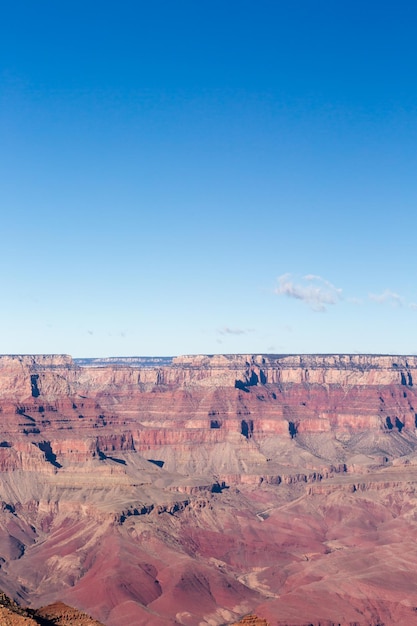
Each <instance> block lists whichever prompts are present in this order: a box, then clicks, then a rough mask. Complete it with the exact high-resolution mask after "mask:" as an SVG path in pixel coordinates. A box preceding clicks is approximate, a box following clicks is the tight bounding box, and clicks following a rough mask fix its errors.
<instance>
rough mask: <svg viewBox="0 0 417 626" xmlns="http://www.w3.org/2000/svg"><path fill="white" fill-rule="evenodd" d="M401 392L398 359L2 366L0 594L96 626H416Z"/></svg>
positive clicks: (408, 388) (26, 358)
mask: <svg viewBox="0 0 417 626" xmlns="http://www.w3.org/2000/svg"><path fill="white" fill-rule="evenodd" d="M415 381H417V357H413V356H395V357H394V356H374V355H215V356H207V355H206V356H183V357H176V358H173V359H172V360H171V359H152V360H149V359H144V360H143V359H140V360H139V359H132V358H129V359H126V360H124V359H121V358H118V359H117V360H116V361H111V362H108V361H104V362H103V361H100V360H99V361H95V362H94V363H93V364H91V362H90V361H87V360H80V361H79V362H77V360H73V359H72V358H71V357H69V356H66V355H58V356H54V355H49V356H47V355H40V356H30V355H21V356H19V355H15V356H2V357H0V421H1V425H2V432H1V435H0V501H1V502H0V504H1V506H0V588H1V587H2V588H3V589H4V590H5V591H6V592H8V593H9V594H10V595H12V596H13V597H14V598H15V599H16V600H18V601H19V602H22V603H30V604H31V605H32V606H40V605H41V604H43V605H44V604H46V603H49V602H55V601H56V600H57V599H63V600H64V601H66V602H68V603H69V604H72V605H74V606H77V607H79V608H81V609H83V610H87V611H88V612H89V613H91V614H92V615H93V616H94V617H96V618H97V619H99V620H100V621H101V622H102V623H104V624H106V625H107V626H121V625H122V624H125V623H131V624H138V625H151V626H162V625H167V624H184V626H194V625H195V626H197V624H200V623H207V624H212V625H213V626H215V625H220V624H225V623H234V622H236V621H237V620H238V618H239V617H240V616H241V615H244V614H247V613H249V612H256V614H257V615H258V616H259V619H260V620H266V621H267V622H268V623H270V624H271V626H276V625H278V624H280V625H283V624H300V625H301V624H303V623H306V621H307V620H309V621H307V623H314V624H316V623H317V624H318V623H332V621H334V622H335V623H339V622H340V623H357V624H360V625H362V624H363V625H365V624H367V625H368V624H372V625H373V624H375V625H376V624H377V623H381V622H382V621H384V620H385V622H386V623H390V624H401V623H407V624H417V617H416V615H417V613H416V612H415V607H414V605H416V606H417V601H415V600H414V595H413V593H414V592H413V591H412V590H413V589H415V588H417V579H416V575H415V573H414V569H413V567H412V561H413V559H414V558H417V553H416V550H415V548H414V542H412V540H411V537H412V536H413V533H415V532H416V531H417V517H416V515H415V510H416V508H415V507H416V503H417V496H416V479H417V436H416V426H417V397H416V393H417V392H416V387H415ZM385 580H391V581H393V582H392V585H391V584H386V583H385ZM413 585H414V587H413ZM327 598H328V599H329V600H328V601H327V600H325V599H327ZM254 609H256V611H255V610H254ZM326 620H327V621H326ZM261 623H262V621H261Z"/></svg>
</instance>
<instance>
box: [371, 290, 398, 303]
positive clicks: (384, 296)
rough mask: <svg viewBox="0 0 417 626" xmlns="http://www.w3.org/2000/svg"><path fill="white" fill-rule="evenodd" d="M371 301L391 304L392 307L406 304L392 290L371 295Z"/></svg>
mask: <svg viewBox="0 0 417 626" xmlns="http://www.w3.org/2000/svg"><path fill="white" fill-rule="evenodd" d="M369 299H370V300H372V301H373V302H377V303H378V304H390V305H391V306H403V304H404V298H402V297H401V296H400V295H398V293H395V292H394V291H391V290H390V289H385V291H383V292H382V293H379V294H378V293H370V294H369Z"/></svg>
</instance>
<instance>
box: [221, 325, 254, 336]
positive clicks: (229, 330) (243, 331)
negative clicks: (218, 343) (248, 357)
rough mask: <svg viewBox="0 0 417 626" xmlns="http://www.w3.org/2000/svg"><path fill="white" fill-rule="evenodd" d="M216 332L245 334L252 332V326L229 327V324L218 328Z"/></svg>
mask: <svg viewBox="0 0 417 626" xmlns="http://www.w3.org/2000/svg"><path fill="white" fill-rule="evenodd" d="M217 332H218V333H219V335H246V334H247V333H253V332H254V329H253V328H230V327H229V326H224V327H223V328H218V329H217Z"/></svg>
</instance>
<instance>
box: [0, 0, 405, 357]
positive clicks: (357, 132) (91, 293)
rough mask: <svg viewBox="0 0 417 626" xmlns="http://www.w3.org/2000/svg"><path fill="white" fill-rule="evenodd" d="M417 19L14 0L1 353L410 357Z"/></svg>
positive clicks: (218, 4) (299, 5) (0, 87)
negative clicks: (397, 355)
mask: <svg viewBox="0 0 417 626" xmlns="http://www.w3.org/2000/svg"><path fill="white" fill-rule="evenodd" d="M416 22H417V7H415V6H413V3H411V2H402V1H401V0H400V1H399V2H396V3H395V4H394V3H393V2H382V3H381V2H379V3H376V2H358V1H355V0H353V1H351V2H349V3H347V2H337V3H336V2H334V1H330V0H327V1H326V0H323V1H319V0H317V1H315V2H312V1H311V0H299V1H296V2H280V1H278V0H275V1H266V0H265V1H263V0H259V1H258V2H256V3H255V2H254V1H245V0H239V1H237V0H236V1H235V0H230V1H227V2H226V1H225V0H222V1H220V0H212V1H211V2H206V1H205V0H201V1H199V2H195V0H193V1H191V0H177V1H176V2H173V1H172V0H171V1H170V2H168V1H167V0H165V1H162V0H159V1H158V0H156V1H155V2H152V3H150V2H141V1H140V0H137V1H135V2H133V1H119V2H117V3H116V2H106V1H104V2H92V1H88V0H84V2H82V3H81V2H79V1H77V0H73V1H71V2H69V1H66V0H62V1H60V2H53V1H52V0H50V1H44V0H40V1H39V2H36V3H34V2H29V0H21V1H19V0H16V2H15V3H9V4H8V6H5V7H3V10H2V20H1V24H0V81H1V82H0V202H1V230H0V232H1V235H2V236H1V248H0V254H1V268H2V271H1V274H0V281H1V283H0V284H1V297H2V306H1V307H0V353H45V352H48V353H49V352H54V353H55V352H57V353H61V352H65V353H69V354H72V355H73V356H110V355H174V354H188V353H216V352H227V353H229V352H249V353H250V352H255V353H262V352H275V353H292V352H303V353H308V352H320V353H327V352H352V353H354V352H373V353H406V354H411V353H417V338H416V335H415V333H414V332H413V331H414V327H415V325H416V322H417V284H416V280H415V270H416V258H417V252H416V232H417V211H416V206H417V203H416V201H417V175H416V172H417V70H416V67H417V38H416V37H415V24H416Z"/></svg>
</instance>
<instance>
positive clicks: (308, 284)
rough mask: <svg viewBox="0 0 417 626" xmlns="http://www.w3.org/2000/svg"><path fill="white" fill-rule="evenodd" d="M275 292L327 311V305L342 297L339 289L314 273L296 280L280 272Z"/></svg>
mask: <svg viewBox="0 0 417 626" xmlns="http://www.w3.org/2000/svg"><path fill="white" fill-rule="evenodd" d="M275 293H276V294H278V295H280V296H287V297H288V298H295V299H296V300H301V301H303V302H305V303H306V304H307V305H308V306H309V307H310V309H312V310H313V311H317V312H324V311H327V307H328V306H329V305H334V304H337V302H338V301H339V300H341V298H342V290H341V289H339V288H337V287H335V286H334V285H333V283H331V282H330V281H328V280H326V279H325V278H322V276H317V275H316V274H306V275H305V276H303V277H302V278H300V279H297V281H295V280H294V279H293V278H292V275H291V274H282V276H279V277H278V287H276V289H275Z"/></svg>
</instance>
